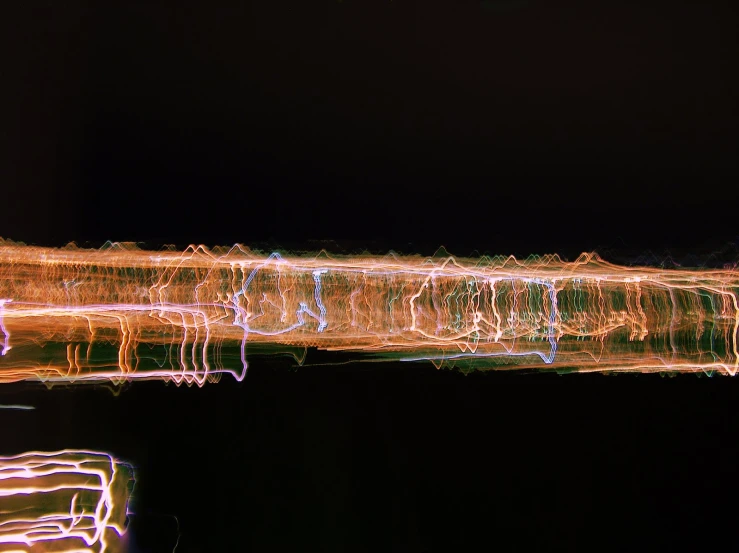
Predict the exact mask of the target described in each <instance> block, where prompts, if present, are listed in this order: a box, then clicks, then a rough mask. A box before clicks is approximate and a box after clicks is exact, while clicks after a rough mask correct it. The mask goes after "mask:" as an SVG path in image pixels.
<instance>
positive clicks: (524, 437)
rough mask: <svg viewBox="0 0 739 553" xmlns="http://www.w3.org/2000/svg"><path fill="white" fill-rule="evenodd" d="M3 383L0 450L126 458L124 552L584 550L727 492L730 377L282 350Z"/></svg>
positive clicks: (660, 534) (732, 437)
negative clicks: (128, 487) (476, 369)
mask: <svg viewBox="0 0 739 553" xmlns="http://www.w3.org/2000/svg"><path fill="white" fill-rule="evenodd" d="M311 353H314V352H309V357H308V360H309V361H310V358H311ZM315 356H317V357H319V354H317V353H315ZM0 394H1V396H0V397H1V398H2V399H3V401H5V399H6V398H10V397H12V399H13V401H14V402H16V403H24V404H31V405H34V406H35V407H36V409H35V410H34V411H24V412H10V411H2V412H0V418H1V421H2V422H1V424H2V426H3V427H4V428H5V429H6V430H5V431H4V436H5V438H4V440H3V444H2V450H3V453H6V452H17V451H25V450H29V449H42V450H55V449H62V448H69V447H80V448H90V449H99V450H103V451H109V452H111V453H113V454H114V455H116V456H118V457H120V458H123V459H127V460H128V461H130V462H132V463H133V464H134V465H135V466H136V468H137V482H136V487H135V491H134V498H133V501H132V505H131V510H132V511H133V513H134V514H133V515H132V517H131V525H130V533H129V537H128V539H129V540H130V544H131V551H134V552H135V551H140V552H154V551H171V550H172V549H173V548H174V546H175V544H176V543H177V540H179V544H178V547H177V551H180V552H181V551H378V550H383V551H439V550H445V551H450V550H454V551H471V550H478V547H482V548H484V549H489V548H495V547H498V546H502V544H510V543H514V542H515V543H516V544H517V549H516V550H526V551H530V550H551V549H552V548H559V547H562V548H565V549H570V550H572V549H578V550H584V551H591V550H598V549H599V548H600V547H601V545H600V544H602V543H603V540H604V539H606V540H607V541H608V543H609V544H610V545H613V546H614V547H616V548H630V547H632V546H634V541H633V536H637V535H638V536H640V538H639V543H638V545H639V547H640V548H641V547H644V548H646V549H649V550H674V549H677V548H679V547H680V546H681V544H682V543H683V541H684V539H685V538H686V537H689V536H690V537H693V536H695V535H696V534H700V533H701V532H702V531H703V530H702V529H703V528H706V527H710V526H714V527H715V525H716V522H715V516H716V509H718V508H719V503H720V502H721V501H723V500H724V499H729V500H730V498H732V497H735V496H736V494H737V492H739V480H738V479H737V476H736V459H737V458H738V457H737V455H738V454H739V451H737V449H738V448H739V445H738V442H737V440H736V436H737V435H738V433H739V413H738V412H737V409H736V405H737V399H739V381H737V380H735V379H731V378H726V377H723V378H721V377H715V378H707V377H703V378H698V377H695V376H679V377H675V378H670V377H660V376H653V375H652V376H646V375H639V376H635V375H619V376H615V377H614V376H608V377H607V376H601V375H577V374H570V375H562V376H558V375H553V374H524V373H473V374H470V375H466V376H465V375H463V374H461V373H458V372H452V371H437V370H436V369H434V368H433V367H431V366H426V365H409V364H407V363H403V364H385V365H382V366H376V365H374V366H370V365H361V364H358V365H357V364H355V365H343V366H341V367H325V366H324V367H321V366H314V367H302V368H298V369H296V368H294V367H291V364H290V363H289V362H287V361H286V360H285V361H284V362H280V361H271V362H270V361H261V362H260V363H259V364H257V363H253V364H252V368H251V369H250V372H249V374H248V376H247V378H246V379H245V380H244V382H241V383H238V382H235V381H232V380H229V379H224V381H222V382H221V383H218V384H212V385H207V386H205V387H204V388H202V389H198V388H196V387H195V388H187V387H180V388H177V387H175V386H173V385H165V384H163V383H158V382H150V383H136V384H134V385H132V386H130V387H128V388H126V389H124V390H123V391H122V392H121V393H120V395H118V396H117V397H115V396H113V395H112V394H111V393H110V392H109V391H108V390H105V389H100V388H93V387H86V388H58V389H54V390H53V391H47V390H43V389H39V388H38V387H35V386H31V385H26V384H24V385H11V386H5V387H3V389H2V390H0ZM668 527H669V528H670V530H669V531H666V530H665V529H666V528H668ZM726 535H727V534H726V533H722V534H721V536H722V539H723V537H725V536H726ZM705 539H707V540H708V541H711V540H712V539H717V532H716V531H713V532H711V533H709V534H708V535H706V538H705ZM731 539H733V540H734V541H732V542H730V543H729V544H727V545H728V546H729V549H731V547H736V546H738V545H739V538H731Z"/></svg>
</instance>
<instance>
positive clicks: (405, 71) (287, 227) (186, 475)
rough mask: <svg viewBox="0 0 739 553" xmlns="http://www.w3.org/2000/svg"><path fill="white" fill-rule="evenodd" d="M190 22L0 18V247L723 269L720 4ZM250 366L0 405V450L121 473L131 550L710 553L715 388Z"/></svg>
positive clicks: (725, 79) (727, 406)
mask: <svg viewBox="0 0 739 553" xmlns="http://www.w3.org/2000/svg"><path fill="white" fill-rule="evenodd" d="M14 4H15V5H14ZM206 4H209V3H201V4H200V5H196V4H190V5H187V6H186V5H185V4H182V3H180V5H179V7H177V8H174V7H167V8H164V7H162V6H152V5H148V3H144V2H142V3H136V2H126V3H121V5H119V6H117V7H114V6H113V5H112V4H111V3H109V2H102V3H101V2H92V1H90V2H81V1H77V2H74V1H70V2H63V3H62V2H30V1H29V2H7V3H5V4H3V6H2V7H0V21H2V22H3V28H4V30H3V32H2V33H0V46H2V52H3V54H2V55H1V57H0V60H1V63H0V99H2V102H0V115H1V116H2V117H0V206H1V209H2V211H0V236H2V237H4V238H10V239H13V240H19V241H24V242H26V243H33V244H38V245H49V246H61V245H64V244H66V243H68V242H71V241H74V242H77V243H78V244H80V245H89V246H94V247H98V246H100V245H102V244H103V242H105V241H106V240H113V241H138V242H142V243H143V244H144V245H145V246H147V247H151V248H159V247H162V246H163V245H166V244H174V245H176V246H177V247H182V248H184V247H185V246H187V245H188V244H191V243H202V244H205V245H208V246H214V245H231V244H233V243H236V242H239V243H243V244H246V245H251V246H257V247H260V248H262V249H267V250H273V249H274V250H279V251H282V252H289V251H305V250H310V251H314V250H318V249H321V248H326V249H328V250H329V251H334V252H337V253H355V252H360V251H364V250H369V251H372V252H375V253H380V254H381V253H386V252H387V251H389V250H391V249H392V250H395V251H397V252H401V253H409V254H410V253H421V254H424V255H431V254H433V253H434V251H436V249H437V248H439V247H440V246H444V247H446V249H447V250H448V251H449V252H451V253H452V254H455V255H459V256H479V255H482V254H483V253H487V254H493V255H495V254H504V255H507V254H515V255H517V256H527V255H529V254H545V253H560V254H562V255H563V256H565V257H567V258H569V259H572V258H574V257H576V256H577V255H578V254H579V253H580V252H582V251H593V250H598V251H599V252H601V253H602V254H603V255H605V256H606V257H607V258H609V259H614V260H617V261H620V262H628V261H629V260H631V261H634V260H637V259H642V258H645V256H647V257H649V256H651V257H649V259H652V260H654V262H657V263H659V262H660V261H664V260H665V259H666V258H668V256H672V257H674V258H675V259H686V258H689V257H690V256H691V255H692V256H697V257H699V258H703V257H706V256H708V254H710V253H712V252H724V253H723V254H722V255H724V257H722V258H721V262H726V261H732V259H731V258H730V256H731V255H734V258H733V261H737V256H736V254H737V252H738V250H739V226H737V205H738V204H737V199H738V198H739V194H738V193H737V190H739V186H737V182H739V181H738V180H737V177H739V155H737V153H738V152H739V138H738V137H739V133H738V132H737V131H739V101H738V99H739V79H738V78H737V74H738V72H737V70H736V68H737V67H739V56H738V54H739V33H737V32H736V29H737V28H739V27H738V25H737V23H739V21H738V20H737V17H736V15H737V13H736V12H737V10H736V9H735V8H734V7H733V6H732V4H731V3H729V2H727V3H718V2H687V1H682V2H673V3H670V4H667V3H665V5H661V6H657V5H656V3H655V4H650V5H649V6H647V5H642V6H640V5H639V4H640V3H626V2H612V1H595V2H581V3H576V2H557V1H552V2H544V1H540V0H539V1H537V0H531V1H525V0H483V1H479V2H474V1H470V2H466V1H459V2H447V3H441V2H438V3H437V2H407V1H404V0H373V1H371V2H365V1H357V0H342V1H336V0H334V1H317V2H309V1H308V2H301V3H298V2H290V3H285V2H282V1H277V0H275V1H263V2H254V3H251V4H249V3H244V4H238V3H236V2H225V3H223V5H222V6H221V7H218V8H216V7H212V6H208V7H206ZM644 4H646V3H644ZM660 4H661V3H660ZM726 252H729V253H728V254H727V253H726ZM732 252H733V253H732ZM727 255H728V256H729V257H728V258H727V257H726V256H727ZM311 356H316V357H311ZM325 356H326V354H320V353H317V352H309V360H310V359H314V360H315V359H316V358H318V359H324V358H325ZM252 366H253V367H255V368H253V369H251V371H252V372H250V375H249V377H247V379H246V380H245V382H243V383H240V384H239V383H235V382H226V381H224V382H222V383H220V384H218V385H212V386H208V387H206V388H205V389H202V390H201V389H197V388H196V389H187V388H183V389H178V388H175V387H174V386H165V385H164V384H161V383H145V384H141V385H138V384H136V385H134V386H131V387H129V388H127V389H126V390H124V391H123V393H122V394H121V395H120V396H119V397H113V396H112V395H111V394H110V393H109V392H108V391H106V390H102V389H92V388H86V389H84V390H71V389H61V390H54V391H51V392H48V391H47V390H45V389H42V388H41V387H35V386H31V385H25V384H24V385H22V386H9V387H7V388H5V389H3V390H0V399H3V398H5V399H7V397H11V396H12V397H13V398H14V402H29V403H32V404H34V405H36V406H37V409H36V411H33V412H18V413H1V414H0V421H2V422H0V424H1V425H2V426H3V427H4V428H5V430H3V431H2V434H3V435H6V434H8V433H9V434H10V438H8V439H7V441H6V440H5V438H4V444H5V445H3V446H1V449H3V451H1V452H0V454H13V453H19V452H20V450H23V449H24V448H25V449H44V448H46V449H50V448H63V447H85V448H100V449H104V450H106V451H111V452H113V453H115V454H116V455H119V456H121V457H124V458H127V459H130V460H131V461H132V462H134V463H135V464H136V465H137V466H138V467H139V476H140V479H139V481H140V482H139V483H140V486H139V487H138V488H137V490H138V491H137V494H138V498H137V504H136V506H137V509H138V512H139V514H138V515H137V518H136V519H135V520H134V522H133V523H132V524H133V526H132V536H133V537H132V539H134V540H135V541H137V545H136V546H135V549H132V550H133V551H142V552H149V551H150V552H154V551H171V550H172V548H173V547H174V541H173V539H172V536H174V539H175V540H176V536H177V532H176V530H175V529H174V527H175V524H174V523H173V522H172V521H173V520H174V518H173V517H174V516H176V517H178V520H179V523H180V530H181V532H182V536H181V540H180V545H179V546H178V549H177V551H178V552H179V553H182V552H183V551H197V552H209V551H240V550H244V551H259V552H262V551H292V552H301V551H306V552H307V551H479V550H494V549H497V550H501V551H533V550H542V551H551V550H556V549H560V548H563V549H565V550H581V551H599V550H602V549H604V548H609V546H613V548H614V549H615V550H619V551H625V550H641V549H645V550H650V551H661V550H664V551H674V550H676V549H678V548H679V547H680V546H683V545H685V543H686V540H687V539H688V538H696V539H697V540H716V541H717V542H720V541H723V540H731V539H733V542H730V541H729V542H727V549H726V550H727V551H729V550H733V549H735V548H737V547H738V546H739V542H737V538H736V537H733V538H732V537H731V535H730V534H729V533H728V531H727V529H728V527H730V525H731V517H732V516H733V515H732V514H731V513H732V511H731V509H729V510H728V511H726V512H724V513H723V514H722V511H721V507H720V505H725V506H728V507H730V506H731V504H732V502H733V501H734V498H735V497H737V492H739V485H738V484H739V482H738V481H737V478H736V476H735V471H736V467H737V466H739V464H738V462H739V455H738V452H737V450H736V443H737V437H738V436H739V418H738V415H737V407H738V406H739V403H737V400H739V381H735V380H734V379H730V378H712V379H709V378H698V377H695V376H681V377H678V378H667V377H660V376H643V375H642V376H618V377H605V376H600V375H587V376H585V375H568V376H557V375H550V374H526V375H519V374H516V373H506V374H495V373H476V374H473V375H470V376H464V375H462V374H460V373H455V372H452V371H437V370H436V369H434V368H433V366H431V365H429V366H425V365H421V366H414V367H412V368H409V367H408V364H402V365H393V364H383V365H382V366H381V367H371V366H370V367H369V368H368V367H367V366H362V367H361V369H360V368H358V367H353V366H347V367H345V368H344V369H341V370H339V369H329V368H326V367H314V368H310V367H305V368H299V369H296V368H295V367H293V366H292V364H291V363H290V361H289V359H280V360H269V359H261V360H260V361H259V363H254V364H253V365H252ZM21 400H22V401H21ZM11 419H12V420H11ZM49 421H52V422H49ZM6 450H7V451H6ZM705 545H706V544H705V543H704V546H705ZM133 547H134V546H132V548H133ZM706 550H711V548H710V547H708V549H706Z"/></svg>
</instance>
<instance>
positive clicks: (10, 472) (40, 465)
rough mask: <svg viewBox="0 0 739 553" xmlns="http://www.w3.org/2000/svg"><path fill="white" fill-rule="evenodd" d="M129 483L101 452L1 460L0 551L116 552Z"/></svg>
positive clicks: (125, 470) (123, 469) (127, 472)
mask: <svg viewBox="0 0 739 553" xmlns="http://www.w3.org/2000/svg"><path fill="white" fill-rule="evenodd" d="M132 483H133V471H132V470H131V468H130V467H129V466H128V465H125V464H122V463H120V462H119V461H117V460H115V459H113V458H112V457H110V456H109V455H107V454H105V453H97V452H94V451H77V450H65V451H57V452H53V453H41V452H37V451H34V452H30V453H25V454H23V455H18V456H15V457H0V552H5V553H10V552H16V553H19V552H29V553H31V552H59V553H73V552H74V553H104V552H106V553H111V552H113V551H120V550H121V549H122V544H121V540H120V537H121V536H122V535H123V533H124V532H125V528H126V515H127V503H128V498H129V494H130V490H131V487H132Z"/></svg>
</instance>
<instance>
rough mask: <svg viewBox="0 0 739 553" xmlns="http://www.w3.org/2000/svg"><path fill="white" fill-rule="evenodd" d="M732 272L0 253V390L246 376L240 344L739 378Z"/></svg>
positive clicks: (114, 251) (8, 246)
mask: <svg viewBox="0 0 739 553" xmlns="http://www.w3.org/2000/svg"><path fill="white" fill-rule="evenodd" d="M738 291H739V271H737V269H736V267H734V268H725V269H716V270H713V269H712V270H706V269H682V268H681V269H662V268H655V267H626V266H618V265H613V264H610V263H607V262H606V261H604V260H603V259H601V258H600V257H598V256H597V255H596V254H582V255H581V256H580V257H579V258H578V259H577V260H575V261H573V262H565V261H562V260H561V259H560V258H559V257H558V256H556V255H548V256H542V257H536V258H529V259H527V260H517V259H515V258H513V257H497V258H485V259H482V260H469V259H458V258H454V257H445V258H443V259H428V258H421V257H399V256H395V255H387V256H384V257H372V256H368V255H367V256H356V257H338V256H329V255H327V254H325V252H322V253H321V254H318V255H315V256H302V257H282V256H280V255H279V254H272V255H271V256H264V255H261V254H257V253H254V252H251V251H249V250H248V249H245V248H243V247H241V246H238V245H237V246H234V247H232V248H229V249H226V248H216V249H213V250H209V249H207V248H205V247H203V246H190V247H189V248H187V250H185V251H184V252H174V251H143V250H139V249H137V248H136V247H135V246H132V245H130V244H112V245H110V246H109V247H106V248H103V249H101V250H88V249H79V248H76V247H67V248H63V249H51V248H37V247H28V246H24V245H21V244H15V243H11V242H1V243H0V347H2V353H3V355H2V356H1V357H0V382H13V381H18V380H26V379H40V380H43V381H45V382H48V383H54V382H86V381H101V380H110V381H112V382H114V383H121V382H125V381H129V380H134V379H164V380H168V381H174V382H176V383H177V384H180V383H186V384H197V385H203V384H204V383H205V382H208V381H215V380H217V379H218V378H219V377H220V375H221V374H223V373H230V374H231V375H233V376H234V377H236V378H238V379H241V378H243V377H244V375H245V374H246V369H247V361H246V356H245V349H246V346H247V344H262V345H273V346H297V347H316V348H320V349H325V350H342V351H352V352H357V353H364V354H371V355H374V356H380V357H387V358H395V359H400V360H404V361H414V360H431V361H433V362H434V363H435V364H436V365H437V366H442V365H459V366H462V367H465V366H468V367H471V368H478V369H488V368H497V369H508V368H533V369H536V368H543V369H553V370H578V371H584V372H587V371H608V372H615V371H636V372H662V371H668V372H698V371H704V372H707V373H713V372H719V373H723V374H730V375H734V374H735V373H736V371H737V369H739V351H738V350H737V330H738V329H739V305H738V303H737V292H738Z"/></svg>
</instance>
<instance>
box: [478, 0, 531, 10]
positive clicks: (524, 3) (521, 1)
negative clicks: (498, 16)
mask: <svg viewBox="0 0 739 553" xmlns="http://www.w3.org/2000/svg"><path fill="white" fill-rule="evenodd" d="M530 4H531V2H529V0H480V7H481V8H482V9H483V10H485V11H490V12H510V11H515V10H520V9H523V8H527V7H528V6H529V5H530Z"/></svg>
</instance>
